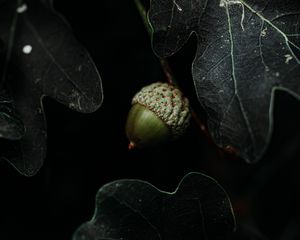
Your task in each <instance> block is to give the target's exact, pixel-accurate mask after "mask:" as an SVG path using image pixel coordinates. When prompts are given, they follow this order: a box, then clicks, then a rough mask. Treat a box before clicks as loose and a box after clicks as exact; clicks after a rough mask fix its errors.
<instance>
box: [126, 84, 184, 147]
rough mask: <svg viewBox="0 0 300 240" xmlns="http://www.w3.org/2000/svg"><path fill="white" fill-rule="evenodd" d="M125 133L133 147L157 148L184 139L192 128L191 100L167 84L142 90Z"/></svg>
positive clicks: (137, 95) (134, 100)
mask: <svg viewBox="0 0 300 240" xmlns="http://www.w3.org/2000/svg"><path fill="white" fill-rule="evenodd" d="M132 105H133V107H132V109H131V110H130V112H129V115H128V120H127V124H126V133H127V136H128V138H129V140H130V141H131V142H132V144H133V145H135V144H136V145H145V146H148V145H155V144H158V143H160V142H162V141H165V140H167V139H168V138H171V139H176V138H178V137H179V136H181V135H182V134H183V133H184V131H185V130H186V128H187V127H188V125H189V120H190V111H189V101H188V99H187V98H185V97H184V96H183V94H182V93H181V91H180V90H179V89H177V88H176V87H174V86H173V85H171V84H168V83H161V82H158V83H153V84H151V85H149V86H146V87H144V88H142V89H141V90H140V91H139V92H138V93H137V94H136V95H135V96H134V97H133V100H132Z"/></svg>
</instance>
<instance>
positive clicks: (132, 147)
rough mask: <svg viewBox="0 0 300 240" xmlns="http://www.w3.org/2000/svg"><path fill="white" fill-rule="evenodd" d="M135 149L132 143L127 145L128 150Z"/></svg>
mask: <svg viewBox="0 0 300 240" xmlns="http://www.w3.org/2000/svg"><path fill="white" fill-rule="evenodd" d="M135 148H136V146H135V144H134V142H130V143H129V144H128V150H133V149H135Z"/></svg>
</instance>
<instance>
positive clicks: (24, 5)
mask: <svg viewBox="0 0 300 240" xmlns="http://www.w3.org/2000/svg"><path fill="white" fill-rule="evenodd" d="M26 11H27V5H26V4H25V3H24V4H22V5H21V6H19V7H18V8H17V13H23V12H26Z"/></svg>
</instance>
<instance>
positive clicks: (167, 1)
mask: <svg viewBox="0 0 300 240" xmlns="http://www.w3.org/2000/svg"><path fill="white" fill-rule="evenodd" d="M299 9H300V2H299V1H298V0H290V1H282V0H269V1H259V0H176V1H175V0H152V1H151V9H150V13H149V19H150V21H151V24H152V26H153V49H154V51H155V53H157V54H158V55H159V56H162V57H167V56H170V55H172V54H174V53H175V52H177V51H178V50H179V49H180V48H181V47H182V46H183V45H184V44H185V42H186V41H187V39H188V38H189V37H190V35H191V34H192V33H195V34H196V35H197V39H198V48H197V52H196V56H195V60H194V62H193V65H192V74H193V79H194V82H195V87H196V90H197V95H198V99H199V101H200V102H201V104H202V105H203V107H204V108H205V110H206V112H207V115H208V126H209V130H210V133H211V135H212V136H213V138H214V140H215V141H216V143H217V144H218V145H220V146H221V147H228V146H229V147H233V148H234V149H236V150H237V152H238V154H239V155H240V156H241V157H243V158H244V159H245V160H246V161H248V162H254V161H257V160H259V159H260V158H261V157H262V155H263V154H264V152H265V150H266V147H267V144H268V143H269V141H270V137H271V133H272V111H273V102H274V93H275V91H276V90H283V91H287V92H289V93H291V94H292V95H294V96H295V97H297V98H299V93H300V84H299V79H300V27H299V26H300V25H299V22H300V11H299Z"/></svg>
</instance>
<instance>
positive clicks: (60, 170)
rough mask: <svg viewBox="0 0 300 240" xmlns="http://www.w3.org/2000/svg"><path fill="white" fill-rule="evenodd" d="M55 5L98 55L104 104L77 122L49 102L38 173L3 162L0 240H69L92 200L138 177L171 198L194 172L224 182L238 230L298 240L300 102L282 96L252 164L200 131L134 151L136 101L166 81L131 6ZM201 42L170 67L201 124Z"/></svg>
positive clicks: (89, 214) (0, 168) (188, 47)
mask: <svg viewBox="0 0 300 240" xmlns="http://www.w3.org/2000/svg"><path fill="white" fill-rule="evenodd" d="M70 4H71V5H70ZM54 6H55V7H56V9H57V10H58V11H59V12H61V13H62V14H63V15H64V16H65V17H66V19H67V20H68V21H69V22H70V24H71V25H72V28H73V30H74V34H75V35H76V37H77V38H78V40H79V41H80V42H81V43H82V44H84V46H86V48H87V49H88V51H89V52H90V54H91V55H92V57H93V59H94V61H95V63H96V65H97V67H98V69H99V71H100V74H101V76H102V80H103V88H104V103H103V105H102V107H101V108H100V109H99V110H98V111H97V112H95V113H93V114H80V113H77V112H73V111H71V110H69V109H67V108H66V107H64V106H62V105H60V104H59V103H57V102H55V101H53V100H51V99H49V98H46V99H45V100H44V106H45V112H46V117H47V127H48V153H47V158H46V160H45V164H44V166H43V167H42V169H41V170H40V172H39V173H38V174H37V175H36V176H34V177H31V178H26V177H23V176H21V175H20V174H19V173H18V172H16V171H15V170H14V169H13V168H12V167H11V166H10V165H9V164H8V163H7V162H4V161H2V162H0V190H1V193H0V194H1V195H0V239H1V240H2V239H3V240H7V239H9V240H15V239H31V240H34V239H44V240H47V239H71V236H72V234H73V232H74V231H75V230H76V228H77V227H78V226H79V225H80V224H82V223H83V222H85V221H87V220H89V219H90V218H91V217H92V214H93V211H94V199H95V195H96V192H97V190H98V189H99V188H100V187H101V186H102V185H103V184H105V183H108V182H110V181H113V180H116V179H120V178H138V179H142V180H146V181H149V182H150V183H152V184H154V185H155V186H157V187H158V188H160V189H162V190H165V191H173V190H174V189H175V187H176V186H177V184H178V182H179V181H180V180H181V178H182V177H183V176H184V175H185V174H187V173H189V172H191V171H193V172H202V173H205V174H207V175H209V176H212V177H214V178H215V179H216V180H218V181H219V183H220V184H221V185H222V186H223V187H224V188H225V189H226V190H227V192H228V194H229V196H230V198H231V200H232V203H233V207H234V210H235V213H236V217H237V222H238V223H239V224H244V225H246V226H247V228H250V229H252V228H256V229H258V230H259V231H261V232H262V233H263V234H264V235H265V236H267V239H287V240H289V239H300V227H299V226H300V204H299V202H300V194H299V193H300V177H299V176H300V174H299V170H300V124H299V123H300V114H299V113H300V104H299V102H298V101H297V100H296V99H294V98H292V97H291V96H289V95H288V94H286V93H278V94H277V95H276V102H275V111H274V119H275V124H274V134H273V138H272V142H271V144H270V146H269V148H268V150H267V153H266V154H265V156H264V158H263V159H261V161H260V162H259V163H257V164H254V165H249V164H246V163H245V162H244V161H243V160H242V159H238V158H236V157H235V156H233V155H232V154H228V153H225V152H224V151H222V150H220V149H218V148H217V147H215V146H214V145H213V144H212V143H211V142H210V141H209V140H208V139H207V138H206V137H205V136H204V135H203V133H201V131H200V130H199V128H198V126H197V125H196V124H195V123H194V122H192V124H191V127H190V128H189V129H188V131H187V133H186V135H185V136H184V137H183V138H181V139H180V140H178V141H176V142H173V143H171V144H167V145H165V146H162V147H159V148H156V149H152V150H134V151H128V149H127V145H128V141H127V139H126V136H125V131H124V125H125V122H126V116H127V112H128V110H129V109H130V101H131V97H132V96H133V95H134V94H135V92H136V91H138V90H139V89H140V88H141V87H143V86H144V85H147V84H150V83H152V82H156V81H165V79H164V75H163V73H162V71H161V68H160V65H159V62H158V61H157V59H156V57H155V56H154V54H153V52H152V50H151V45H150V39H149V36H148V35H147V32H146V31H145V29H144V26H143V24H142V21H141V19H140V17H139V15H138V13H137V11H136V8H135V6H134V3H133V0H132V1H131V0H126V1H117V2H116V1H92V0H85V1H77V2H76V1H72V3H70V1H54ZM195 43H196V39H195V37H192V38H191V39H190V41H189V42H188V44H187V45H186V46H185V47H184V48H183V49H182V50H181V51H180V52H179V53H178V54H176V56H174V57H172V58H171V59H170V62H171V66H172V68H173V69H174V72H175V75H176V78H177V80H178V82H179V85H180V87H181V88H182V90H183V91H184V93H185V94H186V95H187V96H188V97H189V98H190V101H191V103H192V105H193V107H194V108H195V109H196V111H197V113H198V116H199V118H200V119H203V120H205V114H204V113H203V111H202V110H201V106H200V104H199V103H198V101H197V100H196V95H195V91H194V88H193V81H192V79H191V74H190V66H191V62H192V60H193V54H194V52H195V47H196V44H195ZM249 77H250V76H249ZM258 107H259V106H258Z"/></svg>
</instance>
